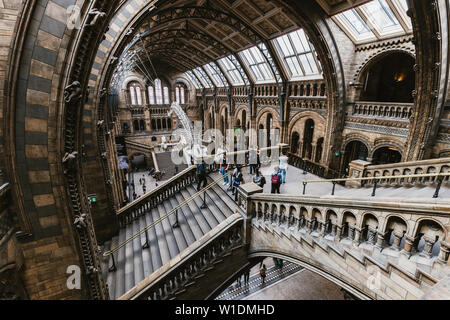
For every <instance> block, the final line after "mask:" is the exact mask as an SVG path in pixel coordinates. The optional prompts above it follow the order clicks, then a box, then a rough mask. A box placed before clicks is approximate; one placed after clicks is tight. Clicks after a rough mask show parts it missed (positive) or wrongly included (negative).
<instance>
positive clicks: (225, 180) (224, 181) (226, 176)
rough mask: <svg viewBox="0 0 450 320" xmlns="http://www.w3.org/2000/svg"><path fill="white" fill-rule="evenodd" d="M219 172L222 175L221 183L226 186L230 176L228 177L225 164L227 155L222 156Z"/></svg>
mask: <svg viewBox="0 0 450 320" xmlns="http://www.w3.org/2000/svg"><path fill="white" fill-rule="evenodd" d="M220 173H221V174H222V176H223V185H224V186H226V185H227V184H229V183H230V178H229V177H228V164H227V156H226V155H224V156H223V162H222V165H221V166H220Z"/></svg>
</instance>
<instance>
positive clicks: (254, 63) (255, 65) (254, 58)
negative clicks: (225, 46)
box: [240, 47, 275, 82]
mask: <svg viewBox="0 0 450 320" xmlns="http://www.w3.org/2000/svg"><path fill="white" fill-rule="evenodd" d="M240 55H241V57H242V58H243V59H244V62H245V63H246V64H247V68H248V70H250V72H251V74H252V75H253V78H254V79H255V81H256V82H268V81H275V78H274V77H273V74H272V71H271V69H270V66H269V64H268V63H267V61H266V59H265V58H264V57H263V55H262V54H261V51H260V50H259V49H258V48H257V47H252V48H250V49H247V50H244V51H242V52H241V53H240Z"/></svg>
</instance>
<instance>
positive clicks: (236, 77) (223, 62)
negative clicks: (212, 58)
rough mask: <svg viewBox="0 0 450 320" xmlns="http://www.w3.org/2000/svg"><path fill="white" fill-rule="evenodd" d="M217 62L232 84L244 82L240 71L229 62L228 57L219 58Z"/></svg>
mask: <svg viewBox="0 0 450 320" xmlns="http://www.w3.org/2000/svg"><path fill="white" fill-rule="evenodd" d="M218 62H219V64H220V66H221V67H222V69H223V70H224V71H225V73H226V75H227V76H228V79H229V80H230V82H231V83H232V84H233V85H243V84H244V79H242V76H241V73H240V72H239V71H238V69H237V68H236V66H235V65H234V64H233V63H232V62H231V60H230V58H229V57H226V58H223V59H220V60H219V61H218Z"/></svg>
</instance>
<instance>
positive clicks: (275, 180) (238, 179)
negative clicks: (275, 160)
mask: <svg viewBox="0 0 450 320" xmlns="http://www.w3.org/2000/svg"><path fill="white" fill-rule="evenodd" d="M249 161H250V174H253V182H254V183H255V184H256V185H258V186H259V187H261V188H263V189H264V186H265V185H266V184H267V181H266V178H265V177H264V175H263V174H262V172H261V161H260V150H259V148H258V149H253V150H250V151H249ZM279 161H280V165H279V166H277V167H275V169H274V172H273V173H272V175H271V192H272V193H278V194H280V187H281V185H282V184H284V183H286V173H287V169H288V157H287V156H286V155H285V154H282V155H281V157H280V158H279ZM229 168H230V165H229V164H228V163H227V159H226V154H224V155H223V162H222V164H221V166H220V173H221V174H222V176H223V185H224V186H225V185H229V188H228V191H232V194H233V195H234V196H235V200H236V201H237V198H238V195H237V189H238V187H239V186H240V185H241V184H244V183H245V181H244V177H243V174H242V166H240V165H237V166H236V167H235V168H234V170H233V173H232V174H231V179H230V175H229Z"/></svg>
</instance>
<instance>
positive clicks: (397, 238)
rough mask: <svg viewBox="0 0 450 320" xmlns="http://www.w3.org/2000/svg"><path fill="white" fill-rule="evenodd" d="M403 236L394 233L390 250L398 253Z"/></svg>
mask: <svg viewBox="0 0 450 320" xmlns="http://www.w3.org/2000/svg"><path fill="white" fill-rule="evenodd" d="M402 238H403V234H399V233H397V232H394V243H393V244H392V247H391V249H394V250H396V251H400V243H401V241H402Z"/></svg>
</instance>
